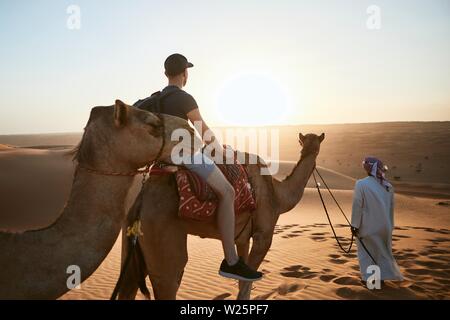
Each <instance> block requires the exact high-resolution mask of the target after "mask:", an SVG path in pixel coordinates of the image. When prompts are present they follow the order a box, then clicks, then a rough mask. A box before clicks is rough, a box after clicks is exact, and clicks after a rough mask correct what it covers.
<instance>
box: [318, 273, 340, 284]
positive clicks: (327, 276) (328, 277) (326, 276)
mask: <svg viewBox="0 0 450 320" xmlns="http://www.w3.org/2000/svg"><path fill="white" fill-rule="evenodd" d="M336 277H337V276H335V275H333V274H324V275H321V276H320V277H319V279H320V280H322V281H323V282H330V281H331V280H333V279H334V278H336Z"/></svg>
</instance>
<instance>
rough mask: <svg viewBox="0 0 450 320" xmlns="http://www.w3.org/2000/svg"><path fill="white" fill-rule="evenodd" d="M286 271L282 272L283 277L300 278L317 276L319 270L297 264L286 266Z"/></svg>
mask: <svg viewBox="0 0 450 320" xmlns="http://www.w3.org/2000/svg"><path fill="white" fill-rule="evenodd" d="M284 270H286V271H284V272H280V274H281V275H282V276H283V277H289V278H299V279H313V278H315V277H317V272H313V271H310V268H308V267H303V266H302V265H295V266H290V267H286V268H284Z"/></svg>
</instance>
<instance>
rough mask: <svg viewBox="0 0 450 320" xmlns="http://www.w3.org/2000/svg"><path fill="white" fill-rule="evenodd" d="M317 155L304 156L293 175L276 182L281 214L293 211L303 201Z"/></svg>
mask: <svg viewBox="0 0 450 320" xmlns="http://www.w3.org/2000/svg"><path fill="white" fill-rule="evenodd" d="M316 158H317V154H315V153H312V154H309V155H306V156H302V157H301V159H300V160H299V162H298V163H297V165H296V166H295V168H294V169H293V170H292V172H291V174H290V175H289V176H287V177H286V179H284V180H283V181H281V182H280V181H277V180H274V189H275V196H276V198H277V202H278V212H279V214H281V213H285V212H287V211H289V210H291V209H293V208H294V207H295V206H296V205H297V204H298V203H299V202H300V200H301V198H302V196H303V192H304V190H305V187H306V184H307V183H308V180H309V177H310V176H311V174H312V172H313V170H314V168H315V166H316Z"/></svg>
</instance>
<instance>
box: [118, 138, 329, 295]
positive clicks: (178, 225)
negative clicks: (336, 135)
mask: <svg viewBox="0 0 450 320" xmlns="http://www.w3.org/2000/svg"><path fill="white" fill-rule="evenodd" d="M324 137H325V135H324V134H323V133H322V134H321V135H320V136H317V135H315V134H307V135H306V136H304V135H302V134H299V142H300V144H301V145H302V146H303V148H302V151H301V158H300V160H299V161H298V163H297V165H296V166H295V168H294V169H293V171H292V172H291V174H290V175H289V176H288V177H286V179H284V180H283V181H279V180H277V179H275V178H273V177H272V176H268V175H261V174H260V166H259V165H256V164H255V165H253V164H251V165H248V173H249V179H250V182H251V184H252V186H253V188H254V189H255V193H256V202H257V209H256V210H255V211H254V212H252V213H242V214H240V215H238V216H237V218H236V229H235V230H236V231H235V233H236V235H237V238H236V246H237V249H238V253H239V255H240V256H242V257H243V258H244V259H245V260H246V262H247V263H248V265H249V266H250V267H252V268H254V269H258V267H259V266H260V264H261V262H262V261H263V259H264V257H265V256H266V254H267V251H268V250H269V248H270V246H271V244H272V237H273V232H274V229H275V225H276V223H277V220H278V217H279V216H280V214H282V213H284V212H287V211H289V210H291V209H292V208H294V207H295V206H296V205H297V204H298V203H299V201H300V200H301V198H302V196H303V192H304V189H305V187H306V184H307V182H308V180H309V177H310V176H311V174H312V172H313V169H314V168H315V165H316V158H317V155H318V154H319V150H320V143H321V142H322V141H323V139H324ZM144 192H145V194H144V198H143V202H142V207H141V213H140V214H141V223H142V230H143V236H141V237H140V238H139V241H138V243H139V247H140V248H141V251H138V252H137V254H136V255H135V259H132V260H131V261H132V262H131V264H130V265H129V267H128V268H127V272H126V274H124V278H123V279H124V281H123V285H122V286H121V289H120V291H119V299H134V298H135V296H136V293H137V290H138V283H140V284H141V285H142V283H143V281H142V280H143V279H145V277H146V276H147V275H149V277H150V281H151V283H152V286H153V293H154V296H155V298H156V299H175V298H176V294H177V290H178V288H179V286H180V283H181V279H182V276H183V272H184V267H185V265H186V263H187V260H188V253H187V243H186V242H187V235H188V234H192V235H197V236H200V237H202V238H214V239H220V236H219V231H218V229H217V226H216V223H215V220H214V217H212V218H211V219H210V220H209V221H195V220H185V219H181V218H179V217H178V193H177V187H176V182H175V178H174V175H166V176H155V177H152V178H151V181H149V182H147V184H146V186H145V189H144ZM135 205H136V203H135ZM128 223H129V222H128ZM123 230H124V229H123ZM122 234H123V241H122V245H123V250H122V262H123V261H124V259H125V256H126V254H127V252H128V246H129V244H128V241H127V239H126V235H124V232H122ZM250 238H252V240H253V245H252V248H251V251H250V254H249V243H250ZM139 247H138V249H139ZM251 284H252V283H251V282H244V281H240V283H239V294H238V299H249V298H250V290H251Z"/></svg>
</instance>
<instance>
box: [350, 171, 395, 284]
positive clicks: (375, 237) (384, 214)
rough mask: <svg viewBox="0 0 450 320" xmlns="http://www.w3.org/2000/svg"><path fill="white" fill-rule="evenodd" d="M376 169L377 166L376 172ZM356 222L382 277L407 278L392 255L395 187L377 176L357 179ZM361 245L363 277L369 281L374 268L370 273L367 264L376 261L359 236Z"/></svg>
mask: <svg viewBox="0 0 450 320" xmlns="http://www.w3.org/2000/svg"><path fill="white" fill-rule="evenodd" d="M376 170H377V169H376V168H375V171H374V172H376ZM374 175H375V174H374ZM383 178H384V175H383ZM381 181H382V180H381ZM387 185H388V186H390V187H387ZM352 226H353V227H354V228H356V229H358V235H359V237H360V238H362V241H363V243H364V245H365V246H366V248H367V249H368V251H369V252H370V254H371V255H372V257H373V258H374V259H375V261H376V262H377V265H378V266H379V267H380V271H381V274H380V276H381V279H380V280H403V277H402V275H401V273H400V269H399V267H398V265H397V263H396V261H395V258H394V256H393V255H392V231H393V229H394V190H393V188H392V185H390V184H389V183H384V184H383V182H380V179H377V178H375V177H374V176H368V177H366V178H364V179H361V180H358V181H357V182H356V185H355V190H354V195H353V208H352ZM357 246H358V259H359V267H360V271H361V277H362V279H363V280H364V281H367V278H368V277H369V276H370V275H371V274H372V272H373V271H371V272H370V273H367V267H369V266H370V265H374V264H375V263H374V262H373V261H372V258H371V257H370V256H369V255H368V254H367V252H366V250H364V248H363V246H362V245H361V243H360V241H359V240H357Z"/></svg>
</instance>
